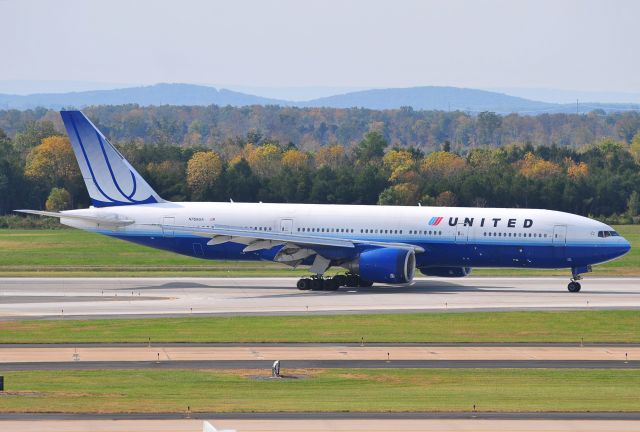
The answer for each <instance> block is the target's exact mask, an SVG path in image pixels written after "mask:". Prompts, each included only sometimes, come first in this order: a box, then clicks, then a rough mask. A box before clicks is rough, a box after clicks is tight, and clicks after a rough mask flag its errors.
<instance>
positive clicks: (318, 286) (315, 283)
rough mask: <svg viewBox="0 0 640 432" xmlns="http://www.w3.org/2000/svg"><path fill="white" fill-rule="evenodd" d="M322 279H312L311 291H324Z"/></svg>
mask: <svg viewBox="0 0 640 432" xmlns="http://www.w3.org/2000/svg"><path fill="white" fill-rule="evenodd" d="M322 285H323V284H322V279H311V291H322V288H323V287H322Z"/></svg>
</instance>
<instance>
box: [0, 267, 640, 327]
mask: <svg viewBox="0 0 640 432" xmlns="http://www.w3.org/2000/svg"><path fill="white" fill-rule="evenodd" d="M296 280H297V279H296V278H0V319H4V320H7V319H34V318H64V317H76V318H87V319H89V318H119V317H169V316H192V315H203V316H205V315H287V314H296V315H300V314H310V313H311V314H335V313H382V312H417V311H436V312H445V311H501V310H576V309H640V278H596V277H592V278H589V277H587V278H586V279H585V280H584V281H582V291H581V292H580V293H570V292H568V291H567V289H566V285H567V282H568V278H558V277H549V278H513V277H508V278H495V277H486V278H484V277H483V278H473V277H472V278H461V279H443V278H420V279H417V280H415V281H414V282H413V283H412V284H410V285H405V286H391V285H378V284H376V285H374V286H372V287H370V288H341V289H340V290H339V291H335V292H325V291H299V290H297V289H296V288H295V283H296Z"/></svg>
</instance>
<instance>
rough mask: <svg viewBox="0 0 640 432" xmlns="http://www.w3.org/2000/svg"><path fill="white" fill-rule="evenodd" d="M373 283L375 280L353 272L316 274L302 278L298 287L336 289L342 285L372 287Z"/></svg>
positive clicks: (320, 289) (313, 289)
mask: <svg viewBox="0 0 640 432" xmlns="http://www.w3.org/2000/svg"><path fill="white" fill-rule="evenodd" d="M371 285H373V282H370V281H365V280H362V279H361V278H360V276H358V275H356V274H352V273H347V274H346V275H342V274H340V275H335V276H333V277H330V278H324V277H322V276H320V275H316V276H311V277H309V278H302V279H300V280H299V281H298V284H297V286H298V289H299V290H303V291H306V290H311V291H335V290H337V289H338V288H340V287H341V286H346V287H351V288H354V287H370V286H371Z"/></svg>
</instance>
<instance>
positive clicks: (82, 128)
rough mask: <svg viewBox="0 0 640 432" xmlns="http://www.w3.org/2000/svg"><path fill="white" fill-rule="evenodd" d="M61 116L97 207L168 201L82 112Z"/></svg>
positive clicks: (62, 114)
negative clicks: (160, 195) (161, 196)
mask: <svg viewBox="0 0 640 432" xmlns="http://www.w3.org/2000/svg"><path fill="white" fill-rule="evenodd" d="M60 115H61V116H62V120H63V121H64V126H65V128H66V129H67V134H68V135H69V140H70V141H71V145H72V146H73V151H74V153H75V155H76V159H77V160H78V165H79V166H80V171H81V172H82V177H83V178H84V182H85V184H86V185H87V190H88V191H89V196H90V197H91V201H92V203H93V205H94V206H95V207H108V206H120V205H131V204H153V203H159V202H163V201H164V200H163V199H162V198H160V197H159V196H158V194H157V193H156V192H155V191H154V190H153V189H152V188H151V186H149V184H148V183H147V182H146V181H145V180H144V179H143V178H142V176H141V175H140V174H138V172H137V171H136V170H135V169H134V168H133V167H132V166H131V164H129V162H127V160H126V159H125V158H124V157H123V156H122V155H121V154H120V152H119V151H118V150H117V149H116V148H115V147H114V146H113V145H111V143H110V142H109V141H108V140H107V138H105V136H104V135H103V134H102V133H101V132H100V131H99V130H98V128H96V127H95V126H94V125H93V123H91V121H90V120H89V119H88V118H87V117H86V116H85V115H84V114H83V113H82V112H80V111H61V112H60Z"/></svg>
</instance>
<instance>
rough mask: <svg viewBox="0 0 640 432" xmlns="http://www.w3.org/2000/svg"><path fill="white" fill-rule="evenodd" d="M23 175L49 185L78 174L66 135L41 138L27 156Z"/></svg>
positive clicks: (59, 182)
mask: <svg viewBox="0 0 640 432" xmlns="http://www.w3.org/2000/svg"><path fill="white" fill-rule="evenodd" d="M25 175H26V176H27V177H30V178H33V179H36V180H38V181H43V182H46V183H47V184H49V185H58V184H61V182H63V181H65V180H71V179H73V177H77V176H79V175H80V171H79V170H78V165H77V162H76V159H75V156H74V154H73V149H72V148H71V144H70V143H69V139H68V138H67V137H61V136H52V137H48V138H45V139H43V140H42V143H41V144H40V145H39V146H37V147H35V148H34V149H33V150H31V152H29V155H28V156H27V163H26V166H25Z"/></svg>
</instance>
